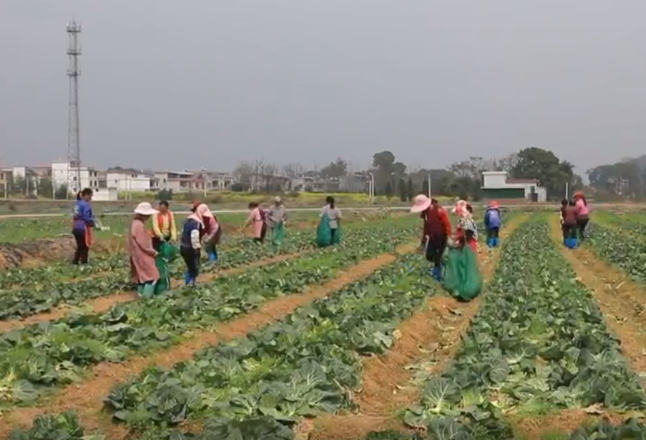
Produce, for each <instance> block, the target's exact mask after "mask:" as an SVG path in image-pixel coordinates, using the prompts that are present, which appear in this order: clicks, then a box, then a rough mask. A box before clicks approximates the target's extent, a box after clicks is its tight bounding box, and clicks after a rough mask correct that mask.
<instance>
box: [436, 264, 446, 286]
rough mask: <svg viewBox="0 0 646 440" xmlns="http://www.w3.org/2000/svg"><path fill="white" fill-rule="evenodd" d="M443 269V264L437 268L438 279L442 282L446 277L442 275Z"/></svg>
mask: <svg viewBox="0 0 646 440" xmlns="http://www.w3.org/2000/svg"><path fill="white" fill-rule="evenodd" d="M442 269H443V268H442V266H440V267H438V268H437V281H438V282H440V283H441V282H442V280H444V277H443V276H442Z"/></svg>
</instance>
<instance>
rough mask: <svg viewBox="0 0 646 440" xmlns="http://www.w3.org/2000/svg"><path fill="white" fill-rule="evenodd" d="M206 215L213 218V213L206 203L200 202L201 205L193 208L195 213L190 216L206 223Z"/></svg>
mask: <svg viewBox="0 0 646 440" xmlns="http://www.w3.org/2000/svg"><path fill="white" fill-rule="evenodd" d="M205 217H209V218H213V213H212V212H211V210H210V209H209V207H208V206H206V204H205V203H200V204H199V205H197V206H196V207H195V209H194V210H193V213H192V214H191V215H189V216H188V218H190V219H193V220H196V221H197V222H199V223H201V224H202V225H204V218H205Z"/></svg>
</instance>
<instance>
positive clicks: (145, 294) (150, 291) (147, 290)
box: [137, 281, 158, 298]
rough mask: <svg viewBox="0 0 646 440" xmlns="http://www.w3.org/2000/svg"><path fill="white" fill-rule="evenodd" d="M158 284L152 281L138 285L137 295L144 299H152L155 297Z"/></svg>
mask: <svg viewBox="0 0 646 440" xmlns="http://www.w3.org/2000/svg"><path fill="white" fill-rule="evenodd" d="M157 284H158V282H155V281H152V282H150V283H143V284H137V293H138V294H139V296H140V297H142V298H152V297H153V296H155V290H156V289H157Z"/></svg>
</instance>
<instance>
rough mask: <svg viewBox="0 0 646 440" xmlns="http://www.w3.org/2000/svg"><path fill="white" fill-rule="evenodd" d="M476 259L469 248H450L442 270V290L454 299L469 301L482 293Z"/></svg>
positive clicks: (480, 274) (480, 277)
mask: <svg viewBox="0 0 646 440" xmlns="http://www.w3.org/2000/svg"><path fill="white" fill-rule="evenodd" d="M482 284H483V280H482V273H481V272H480V267H479V266H478V258H477V257H476V254H475V253H474V252H473V250H472V249H471V248H470V247H469V246H464V247H462V248H451V249H450V250H449V255H448V258H447V261H446V267H445V270H444V282H443V284H442V285H443V287H444V289H445V290H446V291H447V292H449V293H450V294H451V295H452V296H453V297H454V298H456V299H459V300H461V301H471V300H472V299H473V298H475V297H476V296H478V295H479V294H480V292H481V291H482Z"/></svg>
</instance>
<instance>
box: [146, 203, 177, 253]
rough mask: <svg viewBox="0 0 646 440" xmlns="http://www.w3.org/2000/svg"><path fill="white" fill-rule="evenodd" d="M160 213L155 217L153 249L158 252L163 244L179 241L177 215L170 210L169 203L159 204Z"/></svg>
mask: <svg viewBox="0 0 646 440" xmlns="http://www.w3.org/2000/svg"><path fill="white" fill-rule="evenodd" d="M158 209H159V211H158V212H157V213H156V214H155V215H153V221H152V223H153V234H154V236H153V247H154V248H155V250H156V251H157V252H159V248H160V247H161V244H162V243H164V242H169V241H173V242H174V241H177V227H176V226H175V215H174V214H173V212H172V211H171V210H170V209H169V205H168V202H167V201H166V200H162V201H161V202H159V206H158Z"/></svg>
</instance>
